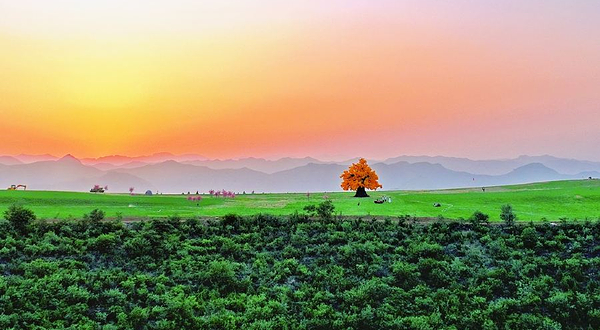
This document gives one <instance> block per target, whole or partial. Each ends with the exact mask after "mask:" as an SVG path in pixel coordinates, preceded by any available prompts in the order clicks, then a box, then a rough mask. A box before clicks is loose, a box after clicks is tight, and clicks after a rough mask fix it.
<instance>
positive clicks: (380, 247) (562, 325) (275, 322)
mask: <svg viewBox="0 0 600 330" xmlns="http://www.w3.org/2000/svg"><path fill="white" fill-rule="evenodd" d="M307 211H309V212H312V213H314V214H315V216H313V217H309V216H308V215H302V214H295V215H292V216H286V217H283V216H268V215H255V216H248V217H238V216H234V215H229V216H225V217H223V218H222V219H220V220H214V221H208V222H206V223H205V222H201V221H199V220H197V219H186V220H181V219H179V218H170V219H153V220H150V221H140V222H133V223H131V224H128V225H126V224H124V223H123V222H121V221H101V220H102V218H103V213H102V212H101V211H94V212H92V213H91V214H89V215H87V216H86V217H85V218H84V219H81V220H68V221H60V222H45V221H39V220H38V221H34V222H32V220H33V218H34V214H33V213H32V212H30V211H28V210H27V209H23V208H21V207H12V208H11V209H10V211H9V212H7V213H6V216H5V217H6V218H7V220H2V221H0V272H1V273H2V276H1V277H0V328H2V329H10V328H67V327H70V328H73V329H81V328H89V329H93V328H103V329H118V328H119V329H124V328H128V329H131V328H145V327H148V328H157V329H175V328H180V329H196V328H200V329H219V328H226V329H234V328H242V329H253V328H254V329H286V328H289V329H296V328H299V329H343V328H354V329H383V328H387V329H598V328H600V278H599V271H600V244H599V243H600V241H599V239H600V223H598V222H595V223H590V222H583V221H581V222H577V223H567V222H562V223H561V224H559V225H551V224H549V223H542V224H538V225H533V224H529V225H514V224H512V221H510V220H511V219H510V217H506V216H505V220H506V221H507V222H508V223H509V224H502V225H498V226H488V225H485V224H479V221H474V220H473V219H482V220H485V214H483V213H477V214H476V215H475V216H474V217H473V218H472V219H471V221H472V222H473V223H474V224H473V225H471V224H469V223H468V222H461V223H459V222H455V223H447V222H444V223H433V224H430V225H426V226H424V225H415V224H414V223H413V220H412V219H410V218H408V217H401V218H396V219H393V220H392V219H390V220H387V221H371V220H368V219H363V220H359V219H355V220H336V219H335V217H332V216H331V215H332V211H333V210H332V208H331V204H329V203H324V204H321V205H318V206H316V207H310V208H307ZM506 212H507V210H506V207H505V210H504V212H503V214H504V215H506V214H507V213H506Z"/></svg>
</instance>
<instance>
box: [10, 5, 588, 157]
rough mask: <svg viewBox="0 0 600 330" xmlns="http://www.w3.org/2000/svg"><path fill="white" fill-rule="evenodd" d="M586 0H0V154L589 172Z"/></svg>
mask: <svg viewBox="0 0 600 330" xmlns="http://www.w3.org/2000/svg"><path fill="white" fill-rule="evenodd" d="M599 113H600V2H599V1H594V0H589V1H585V0H579V1H557V0H545V1H536V0H531V1H516V0H507V1H464V0H458V1H442V0H438V1H432V0H418V1H400V0H398V1H385V0H382V1H353V0H344V1H335V0H334V1H318V2H317V1H306V0H301V1H290V0H288V1H276V0H273V1H231V0H220V1H214V2H207V1H174V0H169V1H156V0H154V1H153V0H145V1H141V0H131V1H116V0H102V1H97V0H88V1H78V0H77V1H76V0H70V1H67V0H55V1H45V0H40V1H30V0H19V1H12V0H10V1H9V0H0V132H1V133H0V136H1V137H2V138H1V139H0V154H21V153H25V154H45V153H50V154H54V155H63V154H66V153H71V154H73V155H76V156H78V157H98V156H103V155H111V154H124V155H130V156H135V155H146V154H152V153H155V152H171V153H176V154H183V153H196V154H201V155H204V156H207V157H211V158H241V157H248V156H254V157H266V158H277V157H284V156H292V157H303V156H313V157H321V158H330V159H335V158H347V157H358V156H362V157H369V158H376V159H377V158H378V159H382V158H387V157H393V156H398V155H446V156H460V157H469V158H473V159H486V158H508V157H515V156H518V155H522V154H529V155H541V154H551V155H555V156H560V157H569V158H579V159H588V160H596V161H600V153H599V152H598V151H599V150H600V149H599V147H598V146H600V129H599V127H600V114H599Z"/></svg>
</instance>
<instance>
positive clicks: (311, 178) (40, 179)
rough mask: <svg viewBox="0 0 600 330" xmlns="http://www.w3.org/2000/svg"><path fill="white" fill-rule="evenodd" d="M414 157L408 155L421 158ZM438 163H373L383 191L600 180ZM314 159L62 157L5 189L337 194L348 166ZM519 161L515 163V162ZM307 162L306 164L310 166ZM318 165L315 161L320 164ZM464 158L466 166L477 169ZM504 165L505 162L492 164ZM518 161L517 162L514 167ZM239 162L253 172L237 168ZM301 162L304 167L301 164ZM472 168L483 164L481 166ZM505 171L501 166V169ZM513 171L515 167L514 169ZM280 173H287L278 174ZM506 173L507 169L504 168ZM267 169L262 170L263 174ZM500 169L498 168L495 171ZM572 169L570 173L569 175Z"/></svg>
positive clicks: (535, 167)
mask: <svg viewBox="0 0 600 330" xmlns="http://www.w3.org/2000/svg"><path fill="white" fill-rule="evenodd" d="M416 159H417V158H411V160H416ZM435 159H436V160H437V161H440V162H438V163H431V162H409V161H398V162H395V163H388V161H389V160H388V161H386V162H381V163H372V164H371V166H372V167H373V169H375V171H377V173H378V175H379V177H380V182H381V183H382V184H383V187H384V189H386V190H396V189H401V190H402V189H404V190H420V189H442V188H460V187H483V186H493V185H504V184H516V183H528V182H537V181H551V180H565V179H581V178H587V177H589V176H591V177H600V173H599V172H600V171H596V170H590V171H583V172H580V173H576V174H564V173H560V172H559V171H557V170H555V169H553V168H550V167H549V166H548V165H546V164H543V163H540V162H532V163H528V164H525V165H522V166H518V167H516V168H514V169H511V170H508V171H507V172H505V173H503V174H500V175H489V174H478V173H475V174H474V173H470V172H468V171H457V170H453V169H449V168H447V167H445V166H443V165H442V164H440V163H441V162H444V161H447V162H449V163H451V164H453V165H454V166H458V164H461V163H462V162H463V160H462V159H454V158H453V159H450V160H447V159H444V158H443V157H436V158H435ZM519 159H520V161H524V160H527V159H541V160H543V161H546V162H551V163H552V164H554V165H555V166H563V167H565V166H568V165H569V164H572V166H574V167H575V168H578V169H579V168H594V164H595V163H593V162H580V161H573V160H561V159H558V158H554V157H549V156H540V157H537V158H533V157H532V158H524V157H520V158H519ZM313 160H314V159H312V158H283V159H280V160H276V161H268V160H264V159H257V158H248V159H240V160H226V161H202V160H200V161H192V162H186V163H182V162H177V161H174V160H167V161H163V162H158V163H152V164H146V163H144V162H141V161H131V162H128V163H124V164H122V165H114V164H108V163H98V164H95V165H94V166H91V165H86V164H84V163H83V162H81V161H80V160H78V159H77V158H75V157H73V156H72V155H66V156H64V157H62V158H60V159H56V160H50V161H40V162H34V163H28V164H23V163H17V164H12V165H3V164H0V188H1V187H2V186H5V187H8V186H9V185H11V184H26V185H27V186H28V188H29V189H40V190H74V191H88V190H89V189H90V188H91V186H93V185H95V184H99V185H103V186H104V185H108V186H109V192H127V190H128V189H129V187H135V188H136V190H137V191H146V190H148V189H150V190H152V191H157V190H158V191H160V192H164V193H182V192H184V193H187V192H188V191H189V192H195V191H201V192H207V191H208V190H210V189H227V190H232V191H235V192H239V193H241V192H244V191H245V192H247V193H249V192H251V191H255V192H257V193H260V192H307V191H339V190H340V179H339V175H340V174H341V173H342V171H343V170H344V169H345V168H347V164H332V163H324V162H319V163H315V162H313ZM513 161H514V160H513ZM307 162H308V163H307ZM317 162H318V161H317ZM470 162H473V161H466V162H465V163H464V164H466V165H464V166H472V165H473V163H470ZM492 162H502V161H492ZM194 164H208V165H211V166H213V167H219V166H227V167H229V166H232V167H233V166H235V167H237V168H220V169H219V168H217V169H215V168H210V167H209V166H198V165H194ZM512 164H513V165H514V164H517V162H514V163H512ZM242 165H248V166H252V167H254V168H248V167H240V166H242ZM296 165H299V166H296ZM475 166H481V163H476V165H475ZM503 166H504V165H503ZM511 166H512V165H511ZM278 168H284V169H283V170H279V171H275V170H276V169H278ZM506 168H509V167H506ZM261 170H262V171H261ZM496 170H499V167H498V168H496ZM570 172H573V170H571V171H570Z"/></svg>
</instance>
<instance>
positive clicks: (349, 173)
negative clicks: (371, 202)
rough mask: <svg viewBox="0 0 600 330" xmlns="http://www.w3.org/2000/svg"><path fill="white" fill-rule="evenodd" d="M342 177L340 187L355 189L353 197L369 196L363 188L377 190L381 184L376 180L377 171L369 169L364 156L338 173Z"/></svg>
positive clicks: (377, 178)
mask: <svg viewBox="0 0 600 330" xmlns="http://www.w3.org/2000/svg"><path fill="white" fill-rule="evenodd" d="M340 178H341V179H342V189H344V190H356V194H355V195H354V197H369V195H367V192H366V190H365V189H370V190H377V188H382V187H383V186H382V185H380V184H379V182H378V181H377V180H379V177H378V176H377V173H375V171H373V169H371V167H370V166H369V165H368V164H367V161H366V160H365V159H364V158H361V159H359V160H358V163H354V164H352V165H350V167H349V168H348V169H347V170H345V171H344V173H342V175H340Z"/></svg>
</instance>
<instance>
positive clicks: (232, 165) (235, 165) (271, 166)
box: [184, 157, 324, 173]
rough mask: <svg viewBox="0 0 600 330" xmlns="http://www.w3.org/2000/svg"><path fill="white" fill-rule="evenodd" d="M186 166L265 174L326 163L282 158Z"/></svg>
mask: <svg viewBox="0 0 600 330" xmlns="http://www.w3.org/2000/svg"><path fill="white" fill-rule="evenodd" d="M184 163H186V164H191V165H197V166H206V167H208V168H212V169H215V170H218V169H239V168H244V167H246V168H249V169H252V170H255V171H260V172H264V173H275V172H279V171H284V170H289V169H292V168H295V167H299V166H304V165H307V164H311V163H314V164H323V163H324V162H322V161H320V160H318V159H315V158H311V157H304V158H289V157H287V158H281V159H278V160H267V159H263V158H254V157H249V158H242V159H226V160H218V159H217V160H196V161H186V162H184Z"/></svg>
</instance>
